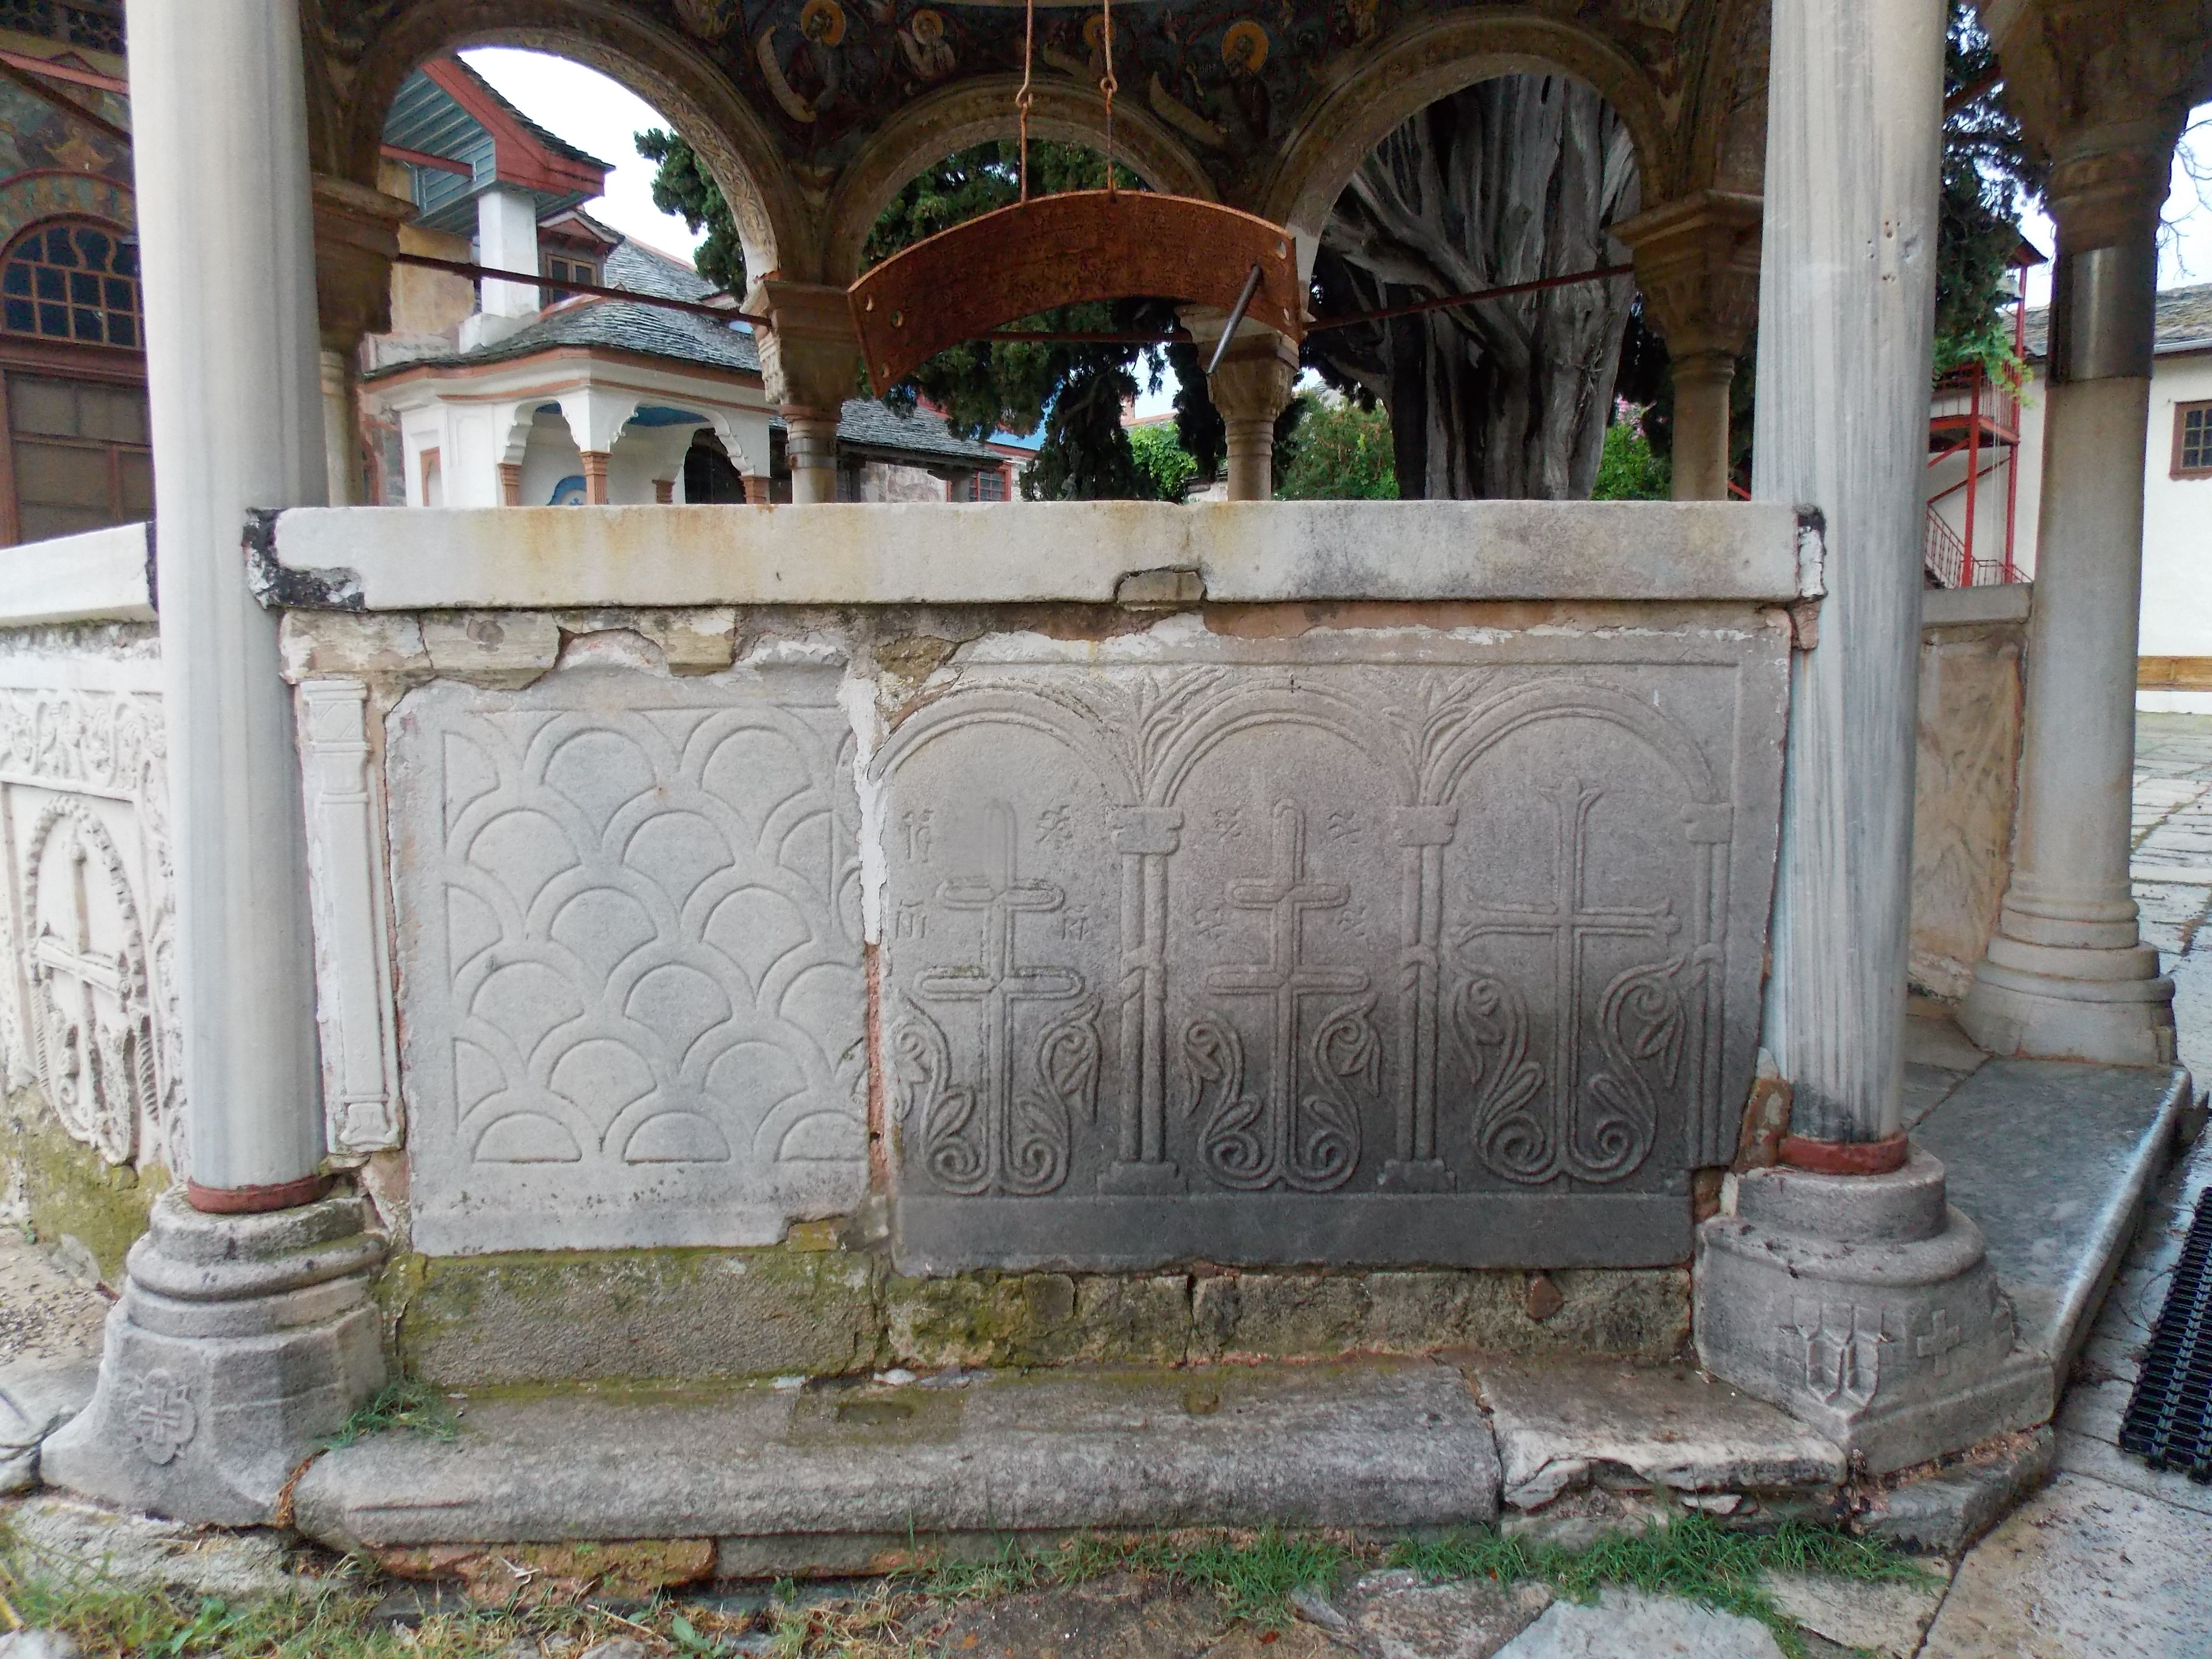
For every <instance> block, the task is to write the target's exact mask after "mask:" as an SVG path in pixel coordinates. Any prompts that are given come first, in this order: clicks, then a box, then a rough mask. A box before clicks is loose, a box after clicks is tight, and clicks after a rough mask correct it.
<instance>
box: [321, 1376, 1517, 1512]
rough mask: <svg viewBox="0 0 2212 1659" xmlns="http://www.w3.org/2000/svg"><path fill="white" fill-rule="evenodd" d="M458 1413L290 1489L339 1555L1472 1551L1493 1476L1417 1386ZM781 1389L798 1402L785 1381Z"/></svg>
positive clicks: (841, 1397) (1310, 1382) (1185, 1384)
mask: <svg viewBox="0 0 2212 1659" xmlns="http://www.w3.org/2000/svg"><path fill="white" fill-rule="evenodd" d="M905 1375H906V1374H904V1373H887V1374H886V1376H885V1377H884V1379H883V1380H882V1381H881V1382H880V1383H878V1384H877V1385H875V1386H869V1385H867V1384H866V1383H858V1384H857V1385H855V1386H836V1385H832V1386H828V1387H823V1386H818V1385H810V1386H808V1387H806V1388H804V1389H799V1388H790V1389H786V1388H782V1387H775V1388H770V1387H768V1386H765V1385H755V1386H752V1387H749V1388H741V1389H714V1390H691V1391H684V1390H669V1391H659V1390H651V1389H639V1390H630V1391H619V1392H595V1393H591V1394H582V1393H573V1394H572V1393H560V1394H553V1395H531V1396H528V1397H523V1398H505V1397H501V1396H498V1395H484V1396H479V1397H473V1398H471V1400H470V1401H468V1404H467V1407H466V1414H465V1417H464V1418H463V1419H462V1424H461V1429H460V1432H459V1437H457V1438H456V1439H454V1440H453V1442H451V1443H441V1442H439V1441H436V1440H433V1439H431V1438H429V1437H426V1436H422V1435H415V1434H409V1433H405V1432H397V1433H385V1434H380V1435H375V1436H372V1437H368V1438H366V1439H363V1440H362V1441H359V1442H357V1443H355V1444H353V1445H350V1446H346V1447H343V1448H340V1449H337V1450H336V1451H333V1452H331V1454H330V1455H327V1456H325V1457H323V1458H320V1459H319V1460H317V1461H316V1462H315V1463H314V1465H313V1467H312V1468H309V1469H308V1470H307V1474H305V1475H304V1476H303V1477H302V1478H301V1482H300V1486H299V1488H298V1491H297V1494H296V1500H295V1501H296V1505H297V1509H296V1513H297V1516H298V1521H299V1526H300V1528H301V1531H302V1532H304V1533H306V1534H307V1535H308V1536H309V1537H311V1538H314V1539H316V1540H318V1541H321V1542H323V1543H325V1544H328V1545H330V1546H331V1547H334V1548H339V1549H357V1548H361V1547H368V1548H371V1549H376V1548H387V1547H395V1546H399V1547H404V1546H410V1545H436V1544H452V1543H462V1542H471V1541H489V1542H507V1541H544V1542H551V1541H560V1540H564V1539H593V1538H596V1539H637V1538H667V1537H691V1538H697V1537H707V1538H720V1539H731V1538H748V1537H750V1538H755V1539H760V1538H770V1537H775V1536H777V1535H779V1534H784V1535H789V1534H799V1535H802V1536H805V1535H814V1536H819V1535H823V1534H856V1533H857V1534H878V1535H881V1534H895V1535H899V1536H903V1537H905V1538H908V1539H911V1538H912V1537H913V1536H914V1535H915V1534H935V1533H945V1532H954V1533H962V1532H975V1533H980V1532H998V1533H1023V1532H1057V1531H1060V1530H1064V1529H1067V1528H1109V1529H1121V1528H1151V1527H1155V1526H1161V1527H1177V1526H1238V1527H1260V1526H1268V1525H1274V1526H1341V1527H1353V1528H1375V1529H1390V1530H1395V1529H1397V1528H1431V1527H1433V1528H1444V1527H1454V1526H1472V1525H1479V1524H1480V1523H1482V1522H1487V1521H1490V1520H1492V1518H1494V1517H1495V1516H1496V1515H1497V1513H1498V1453H1497V1449H1496V1445H1495V1443H1494V1442H1493V1441H1492V1437H1491V1432H1490V1428H1489V1425H1487V1424H1486V1422H1485V1421H1484V1419H1483V1415H1482V1412H1481V1410H1480V1407H1479V1406H1478V1405H1477V1404H1476V1402H1475V1400H1474V1395H1473V1394H1472V1393H1471V1392H1470V1391H1469V1389H1468V1386H1467V1383H1466V1382H1465V1381H1464V1380H1463V1379H1462V1377H1461V1376H1460V1374H1459V1373H1458V1372H1457V1371H1456V1370H1453V1369H1452V1368H1451V1367H1450V1366H1449V1365H1443V1364H1436V1363H1434V1362H1432V1361H1428V1360H1419V1359H1416V1360H1395V1361H1394V1360H1376V1361H1368V1362H1362V1363H1349V1364H1319V1365H1310V1366H1297V1367H1278V1368H1267V1369H1255V1368H1249V1367H1243V1366H1223V1367H1200V1368H1198V1369H1195V1370H1084V1369H1073V1368H1071V1369H1069V1370H1058V1371H1048V1372H1045V1373H1042V1374H1038V1375H1032V1376H1016V1375H1012V1374H1007V1373H999V1374H995V1375H994V1374H989V1373H980V1372H970V1373H965V1374H962V1373H948V1374H944V1375H940V1376H934V1377H931V1378H928V1379H926V1380H922V1381H921V1382H919V1383H917V1382H916V1381H915V1380H914V1379H912V1378H911V1377H908V1380H907V1381H906V1382H905V1383H896V1382H895V1381H894V1379H895V1378H896V1377H899V1376H905ZM794 1381H795V1379H794Z"/></svg>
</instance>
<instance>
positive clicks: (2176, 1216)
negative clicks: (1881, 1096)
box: [1921, 714, 2212, 1659]
mask: <svg viewBox="0 0 2212 1659" xmlns="http://www.w3.org/2000/svg"><path fill="white" fill-rule="evenodd" d="M2135 831H2136V840H2135V854H2134V858H2133V860H2132V862H2133V873H2134V876H2135V891H2136V903H2137V904H2138V905H2139V906H2140V907H2141V908H2142V928H2143V937H2144V939H2146V940H2147V941H2148V942H2149V943H2150V944H2153V945H2156V946H2158V948H2159V951H2160V955H2161V958H2162V961H2163V963H2164V966H2165V968H2166V971H2167V972H2168V973H2169V974H2171V975H2172V976H2173V981H2174V992H2175V994H2174V1015H2175V1020H2176V1024H2178V1025H2179V1051H2180V1058H2181V1062H2182V1064H2184V1065H2185V1066H2188V1067H2189V1068H2190V1070H2191V1072H2192V1073H2195V1075H2196V1078H2197V1082H2198V1085H2199V1087H2200V1088H2201V1087H2202V1086H2203V1084H2204V1083H2206V1082H2208V1081H2212V928H2207V927H2206V926H2205V922H2206V918H2207V916H2208V915H2212V717H2206V716H2201V715H2187V714H2143V715H2140V716H2138V717H2137V720H2136V792H2135ZM2208 1185H2212V1137H2201V1136H2200V1138H2199V1139H2198V1140H2197V1145H2196V1146H2195V1148H2194V1149H2193V1151H2192V1152H2191V1155H2190V1156H2189V1157H2188V1158H2186V1159H2185V1160H2184V1161H2183V1162H2181V1163H2180V1164H2177V1165H2176V1166H2175V1168H2174V1169H2173V1170H2171V1171H2170V1172H2169V1173H2168V1175H2167V1176H2166V1179H2165V1181H2164V1182H2163V1183H2162V1184H2161V1186H2160V1190H2159V1193H2158V1196H2157V1198H2156V1200H2154V1202H2153V1204H2152V1206H2151V1210H2150V1213H2149V1214H2148V1216H2147V1217H2146V1218H2145V1219H2144V1223H2143V1227H2142V1232H2141V1233H2140V1235H2139V1236H2138V1237H2137V1239H2136V1245H2135V1248H2134V1249H2132V1250H2131V1251H2130V1253H2129V1255H2128V1257H2127V1260H2126V1261H2125V1262H2124V1264H2123V1265H2122V1267H2121V1269H2120V1273H2119V1277H2118V1279H2117V1281H2116V1282H2115V1283H2114V1285H2113V1286H2112V1293H2111V1295H2110V1296H2109V1297H2107V1298H2106V1303H2105V1306H2104V1310H2103V1311H2102V1313H2101V1314H2100V1316H2099V1317H2098V1320H2097V1322H2096V1324H2095V1326H2094V1327H2093V1329H2092V1331H2091V1333H2090V1336H2089V1340H2088V1341H2087V1344H2085V1345H2084V1346H2083V1349H2082V1352H2081V1358H2080V1360H2079V1361H2078V1362H2077V1363H2076V1364H2075V1371H2074V1380H2073V1384H2072V1386H2071V1387H2070V1388H2069V1390H2068V1392H2067V1395H2066V1403H2065V1407H2064V1408H2063V1411H2062V1412H2061V1413H2060V1416H2059V1421H2058V1447H2057V1465H2058V1469H2059V1474H2058V1476H2057V1479H2056V1480H2053V1481H2052V1482H2051V1485H2050V1486H2047V1487H2045V1489H2044V1490H2043V1492H2040V1493H2039V1494H2038V1495H2037V1496H2036V1497H2035V1498H2033V1499H2031V1500H2030V1501H2029V1502H2028V1503H2027V1504H2024V1505H2022V1506H2021V1508H2020V1509H2018V1510H2015V1511H2014V1512H2013V1514H2012V1516H2010V1517H2009V1518H2008V1519H2007V1520H2006V1521H2005V1522H2003V1523H2002V1525H2001V1526H1999V1527H1998V1528H1997V1529H1996V1531H1995V1532H1993V1533H1991V1534H1990V1536H1989V1537H1988V1538H1987V1539H1985V1540H1984V1541H1983V1542H1982V1543H1981V1544H1980V1545H1979V1546H1978V1547H1977V1548H1975V1549H1974V1550H1972V1552H1971V1553H1968V1555H1967V1556H1966V1559H1965V1560H1964V1562H1962V1563H1961V1564H1960V1569H1959V1572H1958V1576H1957V1577H1956V1579H1955V1580H1954V1583H1953V1584H1952V1587H1951V1589H1950V1591H1949V1593H1948V1595H1946V1596H1945V1597H1944V1599H1943V1603H1942V1607H1941V1609H1940V1610H1939V1611H1938V1612H1937V1613H1936V1620H1935V1622H1934V1624H1933V1626H1931V1627H1930V1629H1929V1633H1928V1639H1927V1643H1926V1645H1925V1646H1924V1647H1923V1649H1922V1650H1921V1654H1922V1659H1998V1656H2003V1659H2012V1656H2015V1655H2032V1656H2034V1659H2102V1656H2106V1655H2112V1656H2116V1659H2117V1656H2126V1659H2166V1656H2177V1659H2178V1656H2183V1655H2188V1656H2206V1655H2212V1487H2205V1486H2197V1485H2196V1484H2194V1483H2193V1482H2191V1481H2190V1480H2187V1479H2185V1477H2183V1476H2181V1475H2179V1474H2153V1473H2152V1472H2151V1471H2150V1470H2149V1469H2148V1468H2145V1467H2144V1466H2143V1465H2142V1463H2141V1462H2138V1461H2137V1460H2136V1459H2134V1458H2131V1457H2125V1456H2123V1455H2121V1453H2120V1450H2119V1448H2118V1433H2119V1423H2120V1416H2121V1413H2123V1412H2124V1411H2125V1410H2126V1408H2127V1402H2128V1396H2129V1395H2130V1392H2131V1391H2132V1390H2133V1389H2134V1386H2135V1380H2136V1366H2137V1361H2138V1359H2139V1357H2140V1355H2141V1352H2142V1347H2143V1345H2144V1344H2145V1343H2146V1342H2147V1341H2148V1340H2149V1337H2150V1328H2151V1324H2152V1322H2154V1320H2155V1319H2156V1318H2157V1317H2158V1312H2159V1309H2160V1306H2161V1305H2163V1304H2164V1302H2165V1300H2166V1288H2167V1285H2168V1284H2169V1282H2170V1279H2171V1276H2172V1270H2173V1263H2174V1261H2175V1258H2176V1257H2177V1256H2179V1254H2180V1251H2181V1241H2182V1237H2183V1235H2184V1234H2185V1232H2186V1231H2188V1226H2189V1220H2190V1217H2191V1214H2192V1213H2193V1212H2194V1210H2195V1206H2196V1203H2197V1194H2199V1193H2201V1192H2203V1190H2204V1188H2206V1187H2207V1186H2208Z"/></svg>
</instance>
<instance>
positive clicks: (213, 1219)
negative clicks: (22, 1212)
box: [40, 1191, 385, 1526]
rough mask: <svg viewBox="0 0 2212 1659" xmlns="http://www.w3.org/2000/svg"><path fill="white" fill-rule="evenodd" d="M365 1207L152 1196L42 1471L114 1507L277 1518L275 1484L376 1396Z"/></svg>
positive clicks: (380, 1365)
mask: <svg viewBox="0 0 2212 1659" xmlns="http://www.w3.org/2000/svg"><path fill="white" fill-rule="evenodd" d="M367 1221H368V1206H367V1205H366V1204H365V1203H364V1202H363V1201H362V1200H361V1199H359V1198H356V1197H352V1196H345V1197H335V1198H326V1199H324V1200H320V1201H319V1202H317V1203H313V1204H308V1205H303V1206H301V1207H299V1208H297V1209H292V1210H278V1211H273V1212H268V1213H266V1214H261V1215H234V1216H215V1215H203V1214H201V1213H200V1212H198V1211H197V1210H194V1209H192V1208H191V1206H189V1205H187V1204H186V1203H185V1201H184V1198H183V1196H182V1194H179V1193H177V1192H174V1191H172V1192H169V1193H166V1194H163V1195H162V1196H161V1198H160V1199H159V1200H156V1201H155V1206H154V1212H153V1218H152V1222H151V1225H150V1226H149V1229H148V1231H147V1233H146V1235H145V1237H143V1238H141V1239H140V1240H139V1241H138V1243H137V1244H136V1245H134V1246H133V1247H132V1248H131V1258H130V1264H129V1276H128V1279H127V1282H126V1283H125V1287H124V1292H123V1299H122V1300H121V1301H120V1302H119V1303H118V1304H117V1305H116V1306H115V1308H114V1310H112V1312H111V1313H110V1314H109V1315H108V1316H107V1342H106V1352H104V1353H103V1354H102V1356H101V1358H100V1384H99V1387H98V1389H97V1390H96V1391H95V1392H94V1395H93V1397H92V1403H91V1404H90V1405H88V1406H87V1407H85V1409H84V1411H83V1413H82V1414H81V1415H80V1416H79V1417H78V1418H77V1419H76V1420H75V1421H74V1422H72V1423H71V1424H70V1425H69V1426H68V1427H67V1428H65V1429H64V1430H63V1431H60V1432H59V1433H58V1434H56V1435H55V1436H54V1437H52V1439H50V1440H48V1441H47V1442H46V1446H45V1448H44V1449H43V1452H42V1454H41V1456H40V1474H41V1475H42V1476H43V1477H44V1478H45V1479H46V1480H47V1481H48V1482H49V1483H51V1484H52V1485H54V1486H65V1487H68V1488H69V1489H70V1490H71V1491H74V1492H80V1493H82V1494H83V1495H84V1496H86V1497H88V1498H94V1499H95V1500H97V1501H99V1502H100V1503H103V1504H108V1505H110V1506H112V1507H113V1508H117V1509H125V1510H140V1511H146V1512H149V1513H152V1514H155V1515H161V1516H169V1517H171V1518H173V1519H175V1520H179V1521H194V1522H215V1523H218V1524H221V1525H224V1526H255V1525H264V1524H267V1523H268V1522H271V1521H274V1520H276V1518H277V1507H278V1504H279V1502H280V1500H281V1498H282V1497H283V1492H284V1488H285V1486H286V1483H287V1482H288V1481H289V1480H291V1478H292V1475H293V1474H294V1473H295V1471H296V1470H297V1469H298V1468H299V1467H300V1465H301V1462H303V1461H304V1460H305V1459H306V1458H307V1455H309V1454H310V1453H311V1452H312V1451H313V1449H314V1446H315V1442H316V1441H317V1439H318V1438H319V1437H322V1436H325V1435H327V1434H330V1433H331V1432H332V1431H335V1430H336V1429H337V1427H338V1426H339V1425H341V1424H343V1422H344V1421H345V1419H346V1418H347V1416H348V1415H349V1413H352V1412H353V1411H354V1409H355V1408H356V1407H358V1406H360V1405H361V1404H362V1402H363V1401H366V1400H368V1398H370V1397H371V1396H372V1395H374V1393H375V1392H376V1390H377V1389H379V1388H380V1387H381V1386H382V1384H383V1382H384V1358H383V1353H382V1349H381V1346H380V1340H379V1332H378V1316H377V1310H376V1306H375V1304H374V1301H373V1300H372V1297H371V1280H372V1275H373V1274H374V1272H375V1270H376V1268H377V1267H378V1266H379V1265H380V1263H381V1262H382V1261H383V1260H384V1249H385V1246H384V1240H383V1239H382V1238H381V1237H380V1236H378V1235H377V1234H374V1233H371V1232H368V1231H366V1230H365V1226H366V1223H367Z"/></svg>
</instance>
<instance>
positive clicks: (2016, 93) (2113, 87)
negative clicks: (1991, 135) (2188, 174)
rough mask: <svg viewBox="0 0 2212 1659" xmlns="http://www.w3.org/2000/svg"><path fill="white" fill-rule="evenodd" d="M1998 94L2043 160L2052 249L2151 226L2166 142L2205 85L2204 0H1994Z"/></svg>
mask: <svg viewBox="0 0 2212 1659" xmlns="http://www.w3.org/2000/svg"><path fill="white" fill-rule="evenodd" d="M1982 21H1983V24H1984V27H1986V28H1987V29H1988V30H1989V33H1990V40H1993V41H1994V42H1995V43H1996V49H1997V58H1998V61H1999V62H2000V63H2001V64H2002V66H2003V69H2004V76H2005V80H2004V101H2005V106H2006V107H2007V108H2008V110H2010V111H2011V112H2012V113H2013V115H2014V116H2015V118H2018V120H2019V121H2020V124H2021V127H2022V128H2023V129H2024V130H2025V131H2026V132H2027V138H2028V141H2029V143H2032V144H2033V145H2034V146H2035V147H2036V148H2037V149H2040V150H2041V151H2042V152H2043V153H2044V154H2045V155H2047V156H2048V157H2049V158H2050V160H2051V184H2050V189H2049V197H2050V206H2051V217H2052V218H2053V219H2054V220H2055V221H2056V222H2057V225H2058V234H2059V242H2060V246H2061V249H2062V251H2063V252H2074V253H2081V252H2087V251H2088V250H2089V249H2091V248H2096V247H2112V246H2118V245H2122V244H2125V243H2129V242H2132V241H2135V240H2137V239H2139V238H2140V237H2142V236H2143V235H2144V234H2147V233H2149V232H2151V231H2154V229H2155V228H2156V226H2157V222H2158V212H2159V208H2160V204H2162V203H2163V202H2164V201H2165V199H2166V187H2167V183H2168V169H2169V168H2170V167H2171V166H2172V156H2173V146H2174V143H2175V141H2176V140H2177V139H2178V138H2179V137H2180V134H2181V129H2182V125H2183V123H2184V122H2185V120H2186V119H2187V118H2188V113H2189V111H2190V109H2191V107H2192V106H2195V105H2197V104H2198V103H2200V102H2202V101H2203V100H2204V99H2205V98H2206V97H2208V96H2212V0H1996V3H1992V4H1987V5H1984V7H1983V8H1982Z"/></svg>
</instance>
